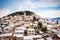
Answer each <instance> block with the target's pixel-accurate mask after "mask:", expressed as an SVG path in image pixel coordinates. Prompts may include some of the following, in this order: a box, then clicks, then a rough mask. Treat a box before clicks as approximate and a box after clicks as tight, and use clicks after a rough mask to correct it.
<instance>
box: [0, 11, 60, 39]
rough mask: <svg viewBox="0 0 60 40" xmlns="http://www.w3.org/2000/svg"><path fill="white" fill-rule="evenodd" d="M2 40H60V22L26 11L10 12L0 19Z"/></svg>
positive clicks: (0, 36)
mask: <svg viewBox="0 0 60 40" xmlns="http://www.w3.org/2000/svg"><path fill="white" fill-rule="evenodd" d="M18 13H19V12H18ZM13 14H14V13H13ZM0 40H60V24H57V23H55V22H52V21H51V20H48V19H47V18H41V17H39V16H38V15H36V14H34V13H30V14H27V12H25V11H24V12H22V13H21V14H14V15H12V14H10V15H7V16H4V17H2V18H1V19H0Z"/></svg>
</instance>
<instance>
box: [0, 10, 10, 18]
mask: <svg viewBox="0 0 60 40" xmlns="http://www.w3.org/2000/svg"><path fill="white" fill-rule="evenodd" d="M8 14H10V10H9V9H0V18H2V17H3V16H6V15H8Z"/></svg>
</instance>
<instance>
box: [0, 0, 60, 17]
mask: <svg viewBox="0 0 60 40" xmlns="http://www.w3.org/2000/svg"><path fill="white" fill-rule="evenodd" d="M4 10H5V11H9V12H6V14H7V13H13V12H16V11H24V10H29V11H33V12H34V13H36V14H38V15H39V13H40V12H41V13H40V14H42V12H45V11H46V12H47V11H51V10H52V11H54V10H55V11H60V0H0V11H1V12H0V14H1V15H3V14H4V13H3V12H2V11H4ZM5 11H4V12H5ZM2 13H3V14H2ZM59 13H60V12H59ZM43 14H44V13H43ZM40 16H41V15H40Z"/></svg>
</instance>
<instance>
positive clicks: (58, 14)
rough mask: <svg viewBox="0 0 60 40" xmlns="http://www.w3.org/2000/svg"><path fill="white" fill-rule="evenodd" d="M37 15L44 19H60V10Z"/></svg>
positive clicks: (42, 12)
mask: <svg viewBox="0 0 60 40" xmlns="http://www.w3.org/2000/svg"><path fill="white" fill-rule="evenodd" d="M37 15H39V16H40V17H43V18H55V17H60V10H48V11H41V12H38V13H37Z"/></svg>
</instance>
